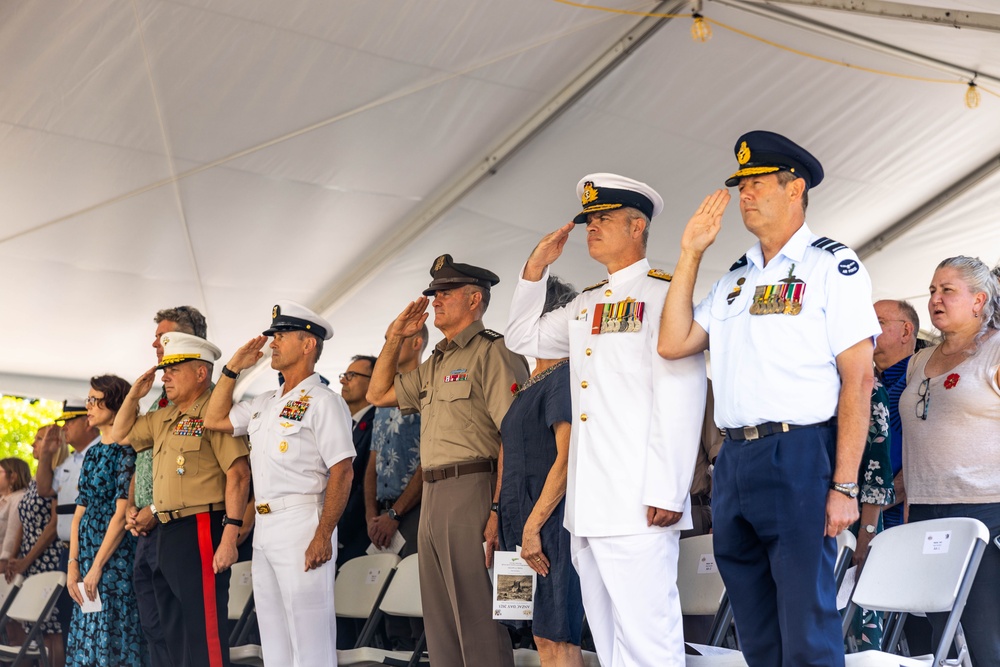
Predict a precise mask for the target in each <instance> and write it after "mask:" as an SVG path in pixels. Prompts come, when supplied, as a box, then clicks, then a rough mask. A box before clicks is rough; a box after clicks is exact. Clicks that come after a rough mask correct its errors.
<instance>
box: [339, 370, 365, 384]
mask: <svg viewBox="0 0 1000 667" xmlns="http://www.w3.org/2000/svg"><path fill="white" fill-rule="evenodd" d="M337 377H338V378H340V381H341V382H350V381H351V380H353V379H354V378H356V377H363V378H370V377H371V375H365V374H364V373H355V372H354V371H347V372H346V373H341V374H340V375H338V376H337Z"/></svg>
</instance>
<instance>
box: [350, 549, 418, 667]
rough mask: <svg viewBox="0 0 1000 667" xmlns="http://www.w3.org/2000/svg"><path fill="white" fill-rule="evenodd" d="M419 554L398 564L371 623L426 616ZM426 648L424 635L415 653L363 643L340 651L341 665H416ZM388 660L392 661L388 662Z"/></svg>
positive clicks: (370, 633) (369, 634) (369, 635)
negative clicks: (395, 617)
mask: <svg viewBox="0 0 1000 667" xmlns="http://www.w3.org/2000/svg"><path fill="white" fill-rule="evenodd" d="M417 556H418V554H413V555H412V556H407V557H406V558H404V559H403V560H401V561H400V562H399V564H398V565H397V566H396V570H395V574H394V575H393V577H392V580H391V581H390V582H389V586H388V587H387V588H386V590H385V594H384V595H383V596H382V599H381V601H380V602H379V603H378V607H377V608H376V610H375V613H374V614H372V617H371V618H370V619H369V623H368V624H367V625H369V626H371V627H374V625H375V624H378V623H379V622H381V620H382V617H383V616H385V615H387V614H388V615H390V616H403V617H406V618H423V616H424V612H423V607H422V606H421V600H420V572H419V569H418V563H417ZM354 560H357V559H354ZM349 562H350V561H349ZM344 567H347V563H345V564H344ZM338 604H339V603H338ZM373 632H374V631H369V632H366V633H364V634H365V636H366V638H370V637H371V635H372V634H373ZM423 647H424V637H423V636H421V637H420V639H419V641H418V642H417V646H416V648H415V649H414V651H412V652H410V651H388V650H385V649H379V648H374V647H371V646H359V647H357V648H352V649H348V650H344V651H337V664H338V665H341V667H346V666H347V665H361V664H365V663H375V664H406V665H408V666H409V667H413V666H414V665H417V664H419V663H420V658H421V655H422V654H423ZM387 660H388V661H391V662H386V661H387Z"/></svg>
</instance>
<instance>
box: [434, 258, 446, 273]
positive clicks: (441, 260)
mask: <svg viewBox="0 0 1000 667" xmlns="http://www.w3.org/2000/svg"><path fill="white" fill-rule="evenodd" d="M443 268H444V255H441V256H440V257H438V258H437V259H436V260H434V270H435V271H440V270H441V269H443Z"/></svg>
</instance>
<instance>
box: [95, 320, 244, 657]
mask: <svg viewBox="0 0 1000 667" xmlns="http://www.w3.org/2000/svg"><path fill="white" fill-rule="evenodd" d="M161 341H162V343H163V359H162V360H161V361H160V364H159V365H158V366H156V368H152V369H150V370H149V371H147V372H146V373H144V374H143V375H142V376H140V377H139V379H138V380H136V382H135V384H133V385H132V389H131V390H130V391H129V393H128V395H127V396H126V397H125V401H124V404H123V405H122V407H121V410H120V411H119V412H118V418H117V420H116V421H115V426H114V433H113V434H114V437H115V439H116V441H117V442H120V443H122V444H130V445H132V447H133V448H134V449H135V450H136V451H137V452H139V451H143V450H145V449H149V448H150V447H152V448H153V504H152V505H151V506H150V508H151V510H152V512H153V514H155V515H156V517H157V518H158V519H159V520H160V523H162V524H163V525H162V526H160V529H159V530H157V531H156V535H157V544H156V549H157V568H156V570H155V571H154V572H153V589H154V592H155V594H156V606H157V609H158V611H159V614H160V622H161V624H162V625H163V632H164V635H165V637H166V641H167V645H168V647H169V650H170V654H171V659H172V660H173V664H175V665H183V666H185V667H222V666H228V665H229V647H228V641H227V638H228V627H227V616H228V608H229V567H230V566H231V565H232V564H233V563H234V562H236V538H237V535H238V533H239V528H240V526H242V525H243V521H242V520H241V517H242V516H243V510H244V509H245V508H246V503H247V494H248V491H249V487H250V467H249V465H248V463H247V455H248V454H249V451H248V450H247V446H246V441H245V440H244V439H243V438H234V437H232V436H230V435H225V434H222V433H218V432H215V431H209V430H208V429H206V428H205V425H204V413H205V409H206V406H207V404H208V399H209V396H210V395H211V393H212V390H211V388H210V385H211V381H212V364H213V363H214V362H215V361H216V360H217V359H218V358H219V355H220V351H219V348H217V347H216V346H215V345H213V344H212V343H210V342H208V341H207V340H205V339H204V338H199V337H198V336H192V335H191V334H185V333H180V332H171V333H169V334H166V335H164V336H163V337H162V339H161ZM160 369H162V370H163V387H164V389H165V390H166V393H167V398H168V399H170V402H171V405H170V406H169V407H166V408H162V409H160V410H157V411H156V412H152V413H149V414H145V415H142V416H140V417H138V418H137V417H136V414H138V410H139V399H141V398H142V397H143V396H145V395H146V394H148V393H149V390H150V389H151V388H152V386H153V377H154V376H155V374H156V371H157V370H160Z"/></svg>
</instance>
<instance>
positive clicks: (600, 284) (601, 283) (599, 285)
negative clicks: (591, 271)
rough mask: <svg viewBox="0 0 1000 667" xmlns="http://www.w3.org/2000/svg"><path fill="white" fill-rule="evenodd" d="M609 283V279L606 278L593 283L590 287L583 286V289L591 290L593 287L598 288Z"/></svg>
mask: <svg viewBox="0 0 1000 667" xmlns="http://www.w3.org/2000/svg"><path fill="white" fill-rule="evenodd" d="M607 284H608V279H607V278H605V279H604V280H602V281H601V282H599V283H596V284H594V285H591V286H590V287H584V288H583V291H584V292H589V291H590V290H592V289H597V288H598V287H603V286H604V285H607Z"/></svg>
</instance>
